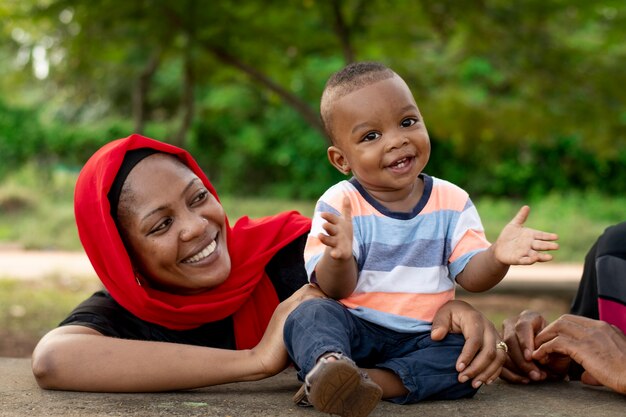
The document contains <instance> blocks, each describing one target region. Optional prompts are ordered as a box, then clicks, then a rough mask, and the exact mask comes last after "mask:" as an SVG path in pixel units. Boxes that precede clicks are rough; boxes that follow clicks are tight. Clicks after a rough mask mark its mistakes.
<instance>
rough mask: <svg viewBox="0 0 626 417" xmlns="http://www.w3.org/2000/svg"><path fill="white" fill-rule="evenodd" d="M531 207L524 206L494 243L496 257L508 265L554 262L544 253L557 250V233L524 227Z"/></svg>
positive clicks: (550, 256)
mask: <svg viewBox="0 0 626 417" xmlns="http://www.w3.org/2000/svg"><path fill="white" fill-rule="evenodd" d="M529 213H530V207H528V206H523V207H522V208H521V209H520V210H519V211H518V212H517V214H516V215H515V217H514V218H513V220H511V221H510V222H509V224H507V225H506V226H505V227H504V229H502V232H500V236H498V239H497V240H496V243H494V245H493V246H494V247H493V249H494V253H495V257H496V259H497V260H498V261H499V262H502V263H503V264H506V265H532V264H534V263H535V262H547V261H550V260H552V255H550V254H549V253H544V251H550V250H557V249H558V248H559V244H558V243H556V242H555V241H556V240H557V239H558V238H559V237H558V235H556V234H555V233H548V232H542V231H540V230H534V229H529V228H527V227H524V223H525V222H526V219H527V218H528V214H529Z"/></svg>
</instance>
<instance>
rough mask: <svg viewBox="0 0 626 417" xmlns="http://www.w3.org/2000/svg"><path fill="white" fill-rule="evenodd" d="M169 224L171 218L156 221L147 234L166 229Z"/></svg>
mask: <svg viewBox="0 0 626 417" xmlns="http://www.w3.org/2000/svg"><path fill="white" fill-rule="evenodd" d="M170 224H172V219H169V218H168V219H165V220H163V221H162V222H160V223H158V224H157V225H156V226H155V227H154V228H152V230H150V232H149V233H148V234H149V235H151V234H153V233H158V232H162V231H164V230H165V229H167V228H168V227H169V225H170Z"/></svg>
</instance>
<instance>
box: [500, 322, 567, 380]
mask: <svg viewBox="0 0 626 417" xmlns="http://www.w3.org/2000/svg"><path fill="white" fill-rule="evenodd" d="M546 324H547V323H546V320H545V319H544V318H543V317H542V316H541V315H540V314H539V313H536V312H534V311H530V310H524V311H522V312H521V313H520V314H519V315H518V316H516V317H511V318H508V319H506V320H504V323H502V334H503V337H504V342H505V343H506V344H507V346H508V347H509V352H508V353H509V354H508V357H507V359H506V362H505V363H504V369H503V370H502V373H501V374H500V377H501V378H502V379H505V380H507V381H509V382H513V383H519V384H528V383H529V382H530V381H531V380H532V381H542V380H544V379H546V378H547V376H548V373H547V369H544V368H543V367H540V366H539V364H538V363H536V362H534V361H533V359H532V356H531V355H532V353H533V351H534V350H535V336H536V335H537V334H538V333H539V332H540V331H541V330H543V328H544V327H546ZM555 359H556V358H555ZM559 362H563V361H561V360H559ZM555 365H556V364H555ZM567 365H568V363H561V364H560V367H565V368H566V367H567Z"/></svg>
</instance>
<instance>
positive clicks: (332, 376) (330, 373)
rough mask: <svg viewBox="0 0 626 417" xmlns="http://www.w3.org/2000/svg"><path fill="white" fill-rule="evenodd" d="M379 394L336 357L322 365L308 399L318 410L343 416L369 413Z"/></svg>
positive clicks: (368, 381) (356, 372)
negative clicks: (334, 359) (335, 359)
mask: <svg viewBox="0 0 626 417" xmlns="http://www.w3.org/2000/svg"><path fill="white" fill-rule="evenodd" d="M381 397H382V390H381V389H380V387H379V386H378V385H376V384H375V383H374V382H372V381H370V380H363V379H362V378H361V374H360V373H359V370H358V369H357V368H356V367H355V366H353V365H352V364H350V363H348V362H346V361H342V360H337V361H331V362H328V363H326V364H324V366H323V367H321V368H320V369H319V370H318V372H317V375H316V376H315V383H314V384H313V386H312V387H311V391H310V393H309V401H310V402H311V404H313V406H314V407H315V408H316V409H317V410H318V411H321V412H324V413H329V414H337V415H340V416H342V417H366V416H368V415H369V414H370V413H371V412H372V410H373V409H374V408H376V405H377V404H378V402H379V401H380V398H381Z"/></svg>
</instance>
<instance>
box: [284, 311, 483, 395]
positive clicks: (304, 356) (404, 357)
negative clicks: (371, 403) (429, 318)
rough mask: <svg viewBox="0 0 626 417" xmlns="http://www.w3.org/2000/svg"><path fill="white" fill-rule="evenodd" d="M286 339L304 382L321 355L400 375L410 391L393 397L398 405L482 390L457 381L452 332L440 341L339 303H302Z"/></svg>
mask: <svg viewBox="0 0 626 417" xmlns="http://www.w3.org/2000/svg"><path fill="white" fill-rule="evenodd" d="M284 339H285V344H286V345H287V350H288V352H289V356H291V359H292V360H293V361H294V363H295V364H296V368H297V369H298V378H299V379H300V380H304V377H305V376H306V374H307V373H308V372H309V371H310V370H311V369H312V368H313V366H315V362H316V361H317V359H318V358H319V357H320V356H321V355H323V354H324V353H327V352H338V353H342V354H344V355H345V356H348V357H349V358H351V359H352V360H354V361H355V362H356V364H357V365H358V366H359V367H360V368H380V369H387V370H389V371H392V372H394V373H395V374H396V375H398V377H399V378H400V379H401V380H402V383H403V384H404V386H405V387H406V389H407V390H408V391H409V393H408V394H407V395H406V397H396V398H391V399H389V401H392V402H395V403H399V404H410V403H416V402H419V401H422V400H426V399H428V400H453V399H458V398H467V397H471V396H473V395H474V394H475V393H476V391H478V390H477V389H474V388H472V386H471V383H470V382H469V381H468V382H465V383H463V384H462V383H460V382H459V381H458V379H457V378H458V376H459V374H458V372H457V371H456V369H455V366H456V360H457V358H458V356H459V354H460V353H461V349H462V348H463V344H464V342H465V339H464V338H463V336H462V335H458V334H450V335H448V336H447V337H446V338H445V339H444V340H442V341H438V342H435V341H433V340H432V339H431V338H430V332H423V333H399V332H396V331H394V330H389V329H386V328H384V327H381V326H378V325H376V324H374V323H370V322H368V321H366V320H362V319H360V318H359V317H356V316H355V315H353V314H352V313H350V312H349V311H348V309H347V308H345V307H344V306H343V305H341V304H340V303H339V302H337V301H335V300H330V299H313V300H307V301H305V302H303V303H302V304H300V305H299V306H298V307H297V308H296V309H295V310H294V311H293V312H292V313H291V314H290V315H289V317H287V321H286V323H285V330H284Z"/></svg>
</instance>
